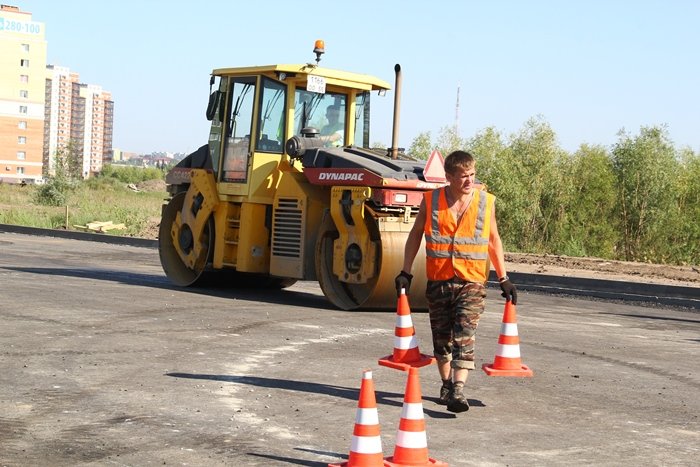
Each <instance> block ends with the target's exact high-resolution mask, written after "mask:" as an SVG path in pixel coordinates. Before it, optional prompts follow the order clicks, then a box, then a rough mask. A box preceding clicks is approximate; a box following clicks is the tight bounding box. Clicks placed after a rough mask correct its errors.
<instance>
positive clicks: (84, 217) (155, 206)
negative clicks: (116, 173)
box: [0, 178, 167, 238]
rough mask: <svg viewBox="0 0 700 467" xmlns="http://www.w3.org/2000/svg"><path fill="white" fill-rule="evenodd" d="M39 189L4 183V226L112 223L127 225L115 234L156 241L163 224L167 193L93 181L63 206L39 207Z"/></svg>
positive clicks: (0, 195)
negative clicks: (156, 231)
mask: <svg viewBox="0 0 700 467" xmlns="http://www.w3.org/2000/svg"><path fill="white" fill-rule="evenodd" d="M40 188H41V187H38V186H32V185H28V186H24V187H22V186H19V185H11V184H0V223H2V224H13V225H22V226H27V227H40V228H50V229H64V228H66V206H67V208H68V209H67V212H68V219H67V220H68V229H69V230H77V229H75V228H74V227H73V225H85V224H87V223H88V222H95V221H112V222H114V223H115V224H124V225H125V226H126V229H125V230H112V231H110V234H111V235H125V236H132V237H143V238H155V230H154V226H157V223H158V222H159V221H160V214H161V206H162V204H163V201H164V200H165V199H166V198H167V192H165V191H139V192H135V191H133V190H130V189H128V188H127V186H126V184H125V183H123V182H120V181H118V180H115V179H113V178H104V179H94V180H93V179H90V180H88V181H86V182H83V183H80V184H78V185H77V186H76V187H75V189H73V190H70V191H68V192H67V193H66V203H65V205H63V206H45V205H41V204H38V203H37V201H36V199H37V190H39V189H40Z"/></svg>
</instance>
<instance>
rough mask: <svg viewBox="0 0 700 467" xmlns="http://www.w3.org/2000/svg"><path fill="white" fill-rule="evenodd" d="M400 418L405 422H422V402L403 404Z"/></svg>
mask: <svg viewBox="0 0 700 467" xmlns="http://www.w3.org/2000/svg"><path fill="white" fill-rule="evenodd" d="M401 418H403V419H406V420H422V419H423V403H422V402H404V404H403V407H402V408H401Z"/></svg>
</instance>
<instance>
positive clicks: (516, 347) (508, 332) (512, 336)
mask: <svg viewBox="0 0 700 467" xmlns="http://www.w3.org/2000/svg"><path fill="white" fill-rule="evenodd" d="M481 368H482V369H483V370H484V371H485V372H486V374H487V375H489V376H520V377H531V376H532V370H531V369H530V368H528V367H527V365H523V364H522V363H521V361H520V338H519V337H518V324H517V320H516V317H515V305H513V302H512V301H510V300H508V301H507V302H506V308H505V310H503V322H502V323H501V335H500V336H498V348H497V349H496V358H495V359H494V361H493V363H492V364H490V365H489V364H487V363H484V364H483V365H482V366H481Z"/></svg>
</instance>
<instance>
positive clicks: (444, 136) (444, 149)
mask: <svg viewBox="0 0 700 467" xmlns="http://www.w3.org/2000/svg"><path fill="white" fill-rule="evenodd" d="M436 146H437V149H438V150H439V151H440V154H442V155H443V157H447V155H448V154H449V153H451V152H452V151H456V150H458V149H464V146H465V144H464V140H463V139H462V138H461V137H460V136H459V132H458V131H457V126H456V125H452V126H446V127H443V128H442V129H440V134H439V135H438V139H437V143H436ZM428 155H430V153H428Z"/></svg>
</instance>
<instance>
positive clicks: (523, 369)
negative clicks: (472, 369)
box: [481, 363, 533, 378]
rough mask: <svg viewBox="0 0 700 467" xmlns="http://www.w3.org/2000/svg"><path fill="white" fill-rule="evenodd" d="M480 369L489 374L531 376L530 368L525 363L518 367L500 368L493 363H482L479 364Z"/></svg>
mask: <svg viewBox="0 0 700 467" xmlns="http://www.w3.org/2000/svg"><path fill="white" fill-rule="evenodd" d="M481 369H482V370H484V372H486V374H487V375H489V376H518V377H521V378H531V377H532V376H533V373H532V370H531V369H530V368H528V366H527V365H520V368H514V369H508V370H502V369H499V368H494V366H493V363H491V364H488V363H484V364H483V365H481Z"/></svg>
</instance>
